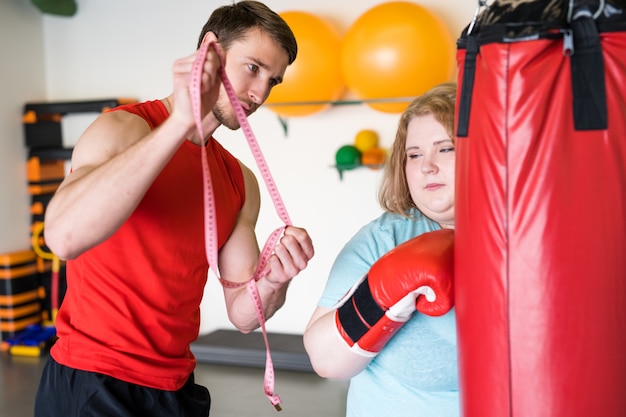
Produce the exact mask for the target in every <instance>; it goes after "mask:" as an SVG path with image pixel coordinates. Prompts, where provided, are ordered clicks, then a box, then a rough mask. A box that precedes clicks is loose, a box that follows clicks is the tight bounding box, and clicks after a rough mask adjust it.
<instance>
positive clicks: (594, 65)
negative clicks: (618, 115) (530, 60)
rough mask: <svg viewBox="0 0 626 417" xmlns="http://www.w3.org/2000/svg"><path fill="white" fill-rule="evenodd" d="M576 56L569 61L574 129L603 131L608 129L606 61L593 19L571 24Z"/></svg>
mask: <svg viewBox="0 0 626 417" xmlns="http://www.w3.org/2000/svg"><path fill="white" fill-rule="evenodd" d="M571 27H572V32H573V35H574V53H573V54H572V55H571V57H570V65H571V73H572V94H573V96H574V128H575V129H576V130H602V129H606V128H607V123H608V122H607V118H608V116H607V107H606V86H605V81H604V59H603V57H602V45H601V44H600V36H599V35H598V29H597V28H596V23H595V21H594V20H593V18H592V17H591V16H589V17H581V18H578V19H575V20H574V21H572V24H571Z"/></svg>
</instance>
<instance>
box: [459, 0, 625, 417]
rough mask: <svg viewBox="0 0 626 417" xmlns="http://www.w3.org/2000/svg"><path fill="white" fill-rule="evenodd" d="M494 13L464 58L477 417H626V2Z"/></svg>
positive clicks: (475, 30)
mask: <svg viewBox="0 0 626 417" xmlns="http://www.w3.org/2000/svg"><path fill="white" fill-rule="evenodd" d="M485 3H486V2H484V1H481V2H479V4H480V5H481V10H480V11H479V12H478V13H477V16H476V19H475V20H473V21H472V22H471V23H470V24H469V25H468V27H467V28H466V29H465V30H464V31H463V33H462V35H461V37H460V39H459V42H458V45H459V48H458V51H457V53H458V55H457V56H458V65H459V74H458V81H459V90H458V99H457V106H458V108H457V112H458V115H457V116H458V117H457V120H458V126H457V140H456V155H457V157H456V158H457V167H456V176H457V178H456V180H457V187H456V190H457V197H456V206H455V210H456V245H455V248H456V249H455V250H456V252H455V259H456V261H455V262H456V264H455V270H456V281H455V282H456V305H455V308H456V315H457V328H458V336H459V337H458V343H459V366H460V393H461V414H462V415H463V416H464V417H527V416H559V417H560V416H567V417H583V416H584V417H587V416H623V415H626V396H624V392H623V391H624V387H625V386H626V354H625V352H626V280H625V277H626V262H625V261H624V254H626V216H625V213H626V206H625V202H626V168H625V167H626V141H625V140H624V132H625V131H626V54H625V53H624V51H626V7H625V6H626V3H625V2H624V1H608V0H607V1H580V0H578V1H572V2H565V1H562V2H552V1H548V0H541V1H531V2H510V1H503V0H496V1H495V2H493V3H492V4H491V5H490V6H489V7H485V8H482V6H484V5H485ZM570 5H571V6H572V7H571V8H570V7H569V6H570Z"/></svg>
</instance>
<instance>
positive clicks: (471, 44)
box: [456, 35, 478, 137]
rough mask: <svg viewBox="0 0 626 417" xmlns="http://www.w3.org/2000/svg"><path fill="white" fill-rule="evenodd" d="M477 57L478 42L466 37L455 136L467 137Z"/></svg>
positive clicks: (472, 37)
mask: <svg viewBox="0 0 626 417" xmlns="http://www.w3.org/2000/svg"><path fill="white" fill-rule="evenodd" d="M477 55H478V40H477V39H476V36H471V35H470V36H468V37H467V44H466V47H465V63H464V65H463V80H462V85H461V94H460V97H459V114H458V121H457V128H456V135H457V136H459V137H467V135H468V132H469V118H470V108H471V107H472V91H473V90H474V77H475V75H476V56H477Z"/></svg>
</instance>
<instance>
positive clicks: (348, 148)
mask: <svg viewBox="0 0 626 417" xmlns="http://www.w3.org/2000/svg"><path fill="white" fill-rule="evenodd" d="M335 162H336V163H337V167H339V168H342V169H352V168H354V167H356V166H357V165H360V164H361V152H360V151H359V150H358V149H357V148H356V146H354V145H344V146H342V147H341V148H339V149H338V150H337V153H336V154H335Z"/></svg>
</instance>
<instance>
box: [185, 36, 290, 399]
mask: <svg viewBox="0 0 626 417" xmlns="http://www.w3.org/2000/svg"><path fill="white" fill-rule="evenodd" d="M210 45H211V44H209V43H207V44H204V45H202V46H201V47H200V48H199V49H198V54H197V56H196V60H195V61H194V63H193V67H192V71H191V83H190V95H191V100H192V107H193V113H194V119H195V123H196V128H197V129H198V133H199V135H200V137H201V138H202V139H204V131H203V128H202V109H201V98H200V88H201V82H202V71H203V69H202V67H203V66H204V62H205V60H206V56H207V53H208V50H209V46H210ZM213 45H214V48H217V45H215V44H213ZM219 76H220V78H221V80H222V84H223V85H224V88H225V90H226V94H227V95H228V98H229V100H230V103H231V104H232V106H233V109H234V111H235V116H237V120H238V121H239V125H240V126H241V129H242V130H243V133H244V135H245V137H246V139H247V140H248V145H249V146H250V150H251V151H252V155H253V156H254V159H255V161H256V163H257V166H258V167H259V170H260V171H261V175H262V177H263V180H264V181H265V184H266V186H267V189H268V191H269V193H270V196H271V198H272V202H273V203H274V207H275V209H276V212H277V214H278V216H279V217H280V219H281V220H282V221H283V222H284V223H285V226H283V227H279V228H278V229H276V230H274V232H272V234H271V235H270V236H269V238H268V240H267V242H266V243H265V245H264V246H263V250H262V251H261V253H260V255H259V261H258V263H257V268H256V270H255V272H254V274H253V275H252V277H251V278H250V280H249V281H247V282H243V283H236V282H232V281H228V280H225V279H222V278H221V276H220V273H219V268H218V262H217V258H218V257H217V252H218V249H217V246H218V243H217V219H216V212H215V199H214V195H213V194H214V193H213V186H212V183H211V173H210V171H209V166H208V162H207V156H206V149H203V151H202V152H201V153H202V177H203V181H204V201H205V209H204V235H205V242H206V256H207V260H208V262H209V268H212V269H213V271H214V272H215V275H216V276H217V278H218V279H219V281H220V283H221V284H222V285H223V286H224V287H227V288H237V287H241V286H243V285H246V287H247V289H248V293H249V294H250V297H251V298H252V302H253V303H254V307H255V309H256V314H257V318H258V320H259V324H260V326H261V330H262V331H263V339H264V340H265V351H266V360H265V377H264V381H263V387H264V391H265V395H266V396H267V398H268V399H269V400H270V402H271V404H272V405H273V406H274V408H276V410H277V411H280V410H281V407H280V402H281V401H280V397H279V396H278V395H276V394H274V365H273V363H272V357H271V354H270V348H269V341H268V339H267V331H266V330H265V316H264V313H263V303H262V301H261V297H260V295H259V292H258V289H257V287H256V281H258V280H259V279H261V278H263V276H265V266H266V265H267V262H268V260H269V258H270V256H271V255H272V252H273V250H274V247H275V246H276V243H277V242H278V239H279V238H280V236H281V234H282V233H283V231H284V230H285V228H286V227H287V226H291V220H290V219H289V215H288V214H287V210H286V209H285V205H284V203H283V201H282V199H281V197H280V194H279V193H278V189H277V188H276V184H275V183H274V179H273V178H272V175H271V173H270V171H269V168H268V166H267V163H266V162H265V158H264V157H263V153H262V152H261V148H260V147H259V144H258V142H257V140H256V138H255V136H254V133H253V132H252V129H251V128H250V124H249V123H248V119H247V117H246V113H245V111H244V110H243V108H242V107H241V103H240V102H239V100H238V99H237V94H236V93H235V90H234V89H233V86H232V84H231V83H230V81H229V80H228V77H227V75H226V70H225V69H224V66H221V67H220V69H219ZM205 146H206V145H205Z"/></svg>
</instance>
